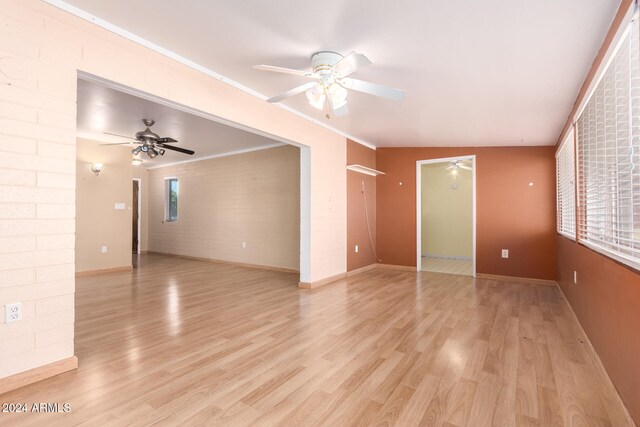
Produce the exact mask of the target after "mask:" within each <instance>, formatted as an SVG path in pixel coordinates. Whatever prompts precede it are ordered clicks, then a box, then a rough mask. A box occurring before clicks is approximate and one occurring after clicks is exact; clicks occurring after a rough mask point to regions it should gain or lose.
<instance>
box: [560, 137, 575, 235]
mask: <svg viewBox="0 0 640 427" xmlns="http://www.w3.org/2000/svg"><path fill="white" fill-rule="evenodd" d="M573 135H574V133H573V129H572V130H571V131H570V132H569V134H568V135H567V137H566V138H565V140H564V141H563V142H562V145H560V149H559V150H558V152H557V153H556V212H557V215H558V216H557V230H558V233H560V234H562V235H564V236H566V237H569V238H570V239H574V240H575V238H576V208H575V203H576V187H575V163H574V160H575V159H574V138H573Z"/></svg>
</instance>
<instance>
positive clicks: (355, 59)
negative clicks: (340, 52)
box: [333, 52, 373, 77]
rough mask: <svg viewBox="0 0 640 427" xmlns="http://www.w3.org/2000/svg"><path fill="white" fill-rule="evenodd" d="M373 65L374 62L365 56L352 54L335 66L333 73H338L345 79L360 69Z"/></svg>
mask: <svg viewBox="0 0 640 427" xmlns="http://www.w3.org/2000/svg"><path fill="white" fill-rule="evenodd" d="M371 64H373V62H371V60H370V59H369V58H367V57H366V56H365V55H363V54H361V53H357V52H351V53H350V54H349V55H347V56H345V57H344V58H342V59H341V60H340V61H338V63H337V64H336V65H334V66H333V71H335V72H336V73H338V74H339V75H340V76H342V77H345V76H348V75H349V74H351V73H354V72H355V71H357V70H359V69H360V68H364V67H366V66H368V65H371Z"/></svg>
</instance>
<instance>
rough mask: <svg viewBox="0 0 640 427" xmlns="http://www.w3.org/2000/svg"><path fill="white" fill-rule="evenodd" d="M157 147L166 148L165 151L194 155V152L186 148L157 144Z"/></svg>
mask: <svg viewBox="0 0 640 427" xmlns="http://www.w3.org/2000/svg"><path fill="white" fill-rule="evenodd" d="M158 146H159V147H161V148H166V149H167V150H172V151H177V152H178V153H184V154H189V155H191V154H195V151H193V150H188V149H186V148H180V147H174V146H173V145H164V144H158Z"/></svg>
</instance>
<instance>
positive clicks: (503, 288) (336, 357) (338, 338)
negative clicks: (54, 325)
mask: <svg viewBox="0 0 640 427" xmlns="http://www.w3.org/2000/svg"><path fill="white" fill-rule="evenodd" d="M296 283H297V277H296V275H293V274H289V273H280V272H271V271H263V270H255V269H247V268H241V267H235V266H228V265H222V264H214V263H207V262H202V261H194V260H185V259H177V258H168V257H162V256H145V257H143V258H142V260H141V261H140V266H139V268H138V269H136V270H134V272H133V273H111V274H105V275H102V276H94V277H83V278H78V280H77V291H76V292H77V293H76V319H77V321H76V354H77V356H78V357H79V360H80V367H79V368H78V370H77V371H73V372H69V373H65V374H62V375H59V376H57V377H54V378H50V379H48V380H45V381H42V382H40V383H37V384H33V385H31V386H28V387H24V388H22V389H20V390H16V391H13V392H10V393H7V394H5V395H2V396H0V401H2V402H68V403H70V404H71V407H72V412H71V413H68V414H27V415H25V414H13V415H8V414H0V424H2V425H12V426H31V425H38V426H40V425H41V426H57V425H60V426H63V425H64V426H71V425H87V426H111V425H113V426H125V425H140V426H147V425H152V424H153V425H167V426H190V425H231V426H241V425H264V426H271V425H283V426H284V425H300V426H314V425H319V424H324V425H329V426H345V425H362V426H369V425H399V426H412V425H425V426H448V427H454V426H474V427H480V426H489V425H494V426H513V425H519V426H562V425H566V426H583V425H593V426H596V425H597V426H628V425H632V422H631V421H630V419H629V418H628V415H627V413H626V411H625V409H624V407H623V406H622V405H621V403H620V401H619V398H618V396H617V394H616V392H615V390H614V388H613V386H612V385H611V384H610V382H609V380H608V378H607V377H606V376H605V374H604V373H603V372H602V371H601V370H600V369H599V367H598V366H599V365H597V363H596V362H595V359H594V355H593V354H592V352H591V350H590V348H589V346H588V344H587V343H585V342H584V337H583V335H582V333H581V330H580V329H579V327H578V325H577V324H576V322H575V321H574V318H573V317H572V314H571V313H570V311H569V309H568V307H567V305H566V304H565V303H564V301H563V300H562V299H561V296H560V295H559V292H558V289H557V288H554V287H548V286H535V285H525V284H516V283H514V284H510V283H505V282H495V281H490V280H474V279H473V278H470V277H465V276H455V275H446V274H437V273H412V272H403V271H395V270H373V271H370V272H367V273H364V274H361V275H359V276H354V277H352V278H349V279H348V280H345V281H342V282H339V283H336V284H333V285H327V286H325V287H322V288H319V289H317V290H313V291H309V290H301V289H298V288H297V287H296Z"/></svg>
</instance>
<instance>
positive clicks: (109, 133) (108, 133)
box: [102, 132, 135, 139]
mask: <svg viewBox="0 0 640 427" xmlns="http://www.w3.org/2000/svg"><path fill="white" fill-rule="evenodd" d="M102 133H104V134H105V135H113V136H119V137H120V138H127V139H135V138H132V137H130V136H125V135H120V134H119V133H111V132H102Z"/></svg>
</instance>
